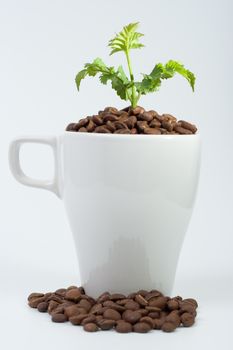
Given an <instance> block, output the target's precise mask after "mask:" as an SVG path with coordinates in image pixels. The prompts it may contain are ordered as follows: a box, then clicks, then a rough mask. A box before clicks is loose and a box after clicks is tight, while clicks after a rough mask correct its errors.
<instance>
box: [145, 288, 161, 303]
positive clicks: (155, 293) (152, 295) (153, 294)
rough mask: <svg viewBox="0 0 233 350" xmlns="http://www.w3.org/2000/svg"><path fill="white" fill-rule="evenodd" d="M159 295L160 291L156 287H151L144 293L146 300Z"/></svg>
mask: <svg viewBox="0 0 233 350" xmlns="http://www.w3.org/2000/svg"><path fill="white" fill-rule="evenodd" d="M161 296H163V295H162V293H161V292H159V291H158V290H157V289H153V290H151V291H150V292H149V293H147V294H146V296H145V299H146V300H147V301H149V300H151V299H152V298H155V297H161Z"/></svg>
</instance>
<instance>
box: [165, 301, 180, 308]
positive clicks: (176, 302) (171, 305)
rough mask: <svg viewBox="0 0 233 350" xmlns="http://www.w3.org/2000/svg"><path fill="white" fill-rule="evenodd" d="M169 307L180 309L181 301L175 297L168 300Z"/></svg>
mask: <svg viewBox="0 0 233 350" xmlns="http://www.w3.org/2000/svg"><path fill="white" fill-rule="evenodd" d="M167 307H168V309H169V310H178V309H179V303H178V301H177V300H175V299H171V300H169V301H168V302H167Z"/></svg>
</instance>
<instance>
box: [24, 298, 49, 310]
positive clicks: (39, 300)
mask: <svg viewBox="0 0 233 350" xmlns="http://www.w3.org/2000/svg"><path fill="white" fill-rule="evenodd" d="M43 301H45V297H44V296H41V297H34V298H32V297H31V298H30V299H29V302H28V305H29V306H30V307H32V308H34V309H36V308H37V306H38V305H39V304H40V303H42V302H43Z"/></svg>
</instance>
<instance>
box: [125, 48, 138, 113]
mask: <svg viewBox="0 0 233 350" xmlns="http://www.w3.org/2000/svg"><path fill="white" fill-rule="evenodd" d="M125 54H126V59H127V64H128V68H129V75H130V81H131V83H132V97H131V99H130V102H131V107H132V108H135V107H136V106H137V97H136V95H135V92H136V91H135V85H134V76H133V71H132V67H131V62H130V57H129V51H128V50H127V51H125Z"/></svg>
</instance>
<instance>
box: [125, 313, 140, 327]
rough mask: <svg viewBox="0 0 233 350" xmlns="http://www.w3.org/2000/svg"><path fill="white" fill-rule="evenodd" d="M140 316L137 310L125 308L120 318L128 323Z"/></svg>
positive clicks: (137, 319)
mask: <svg viewBox="0 0 233 350" xmlns="http://www.w3.org/2000/svg"><path fill="white" fill-rule="evenodd" d="M141 317H142V315H141V313H140V312H138V311H132V310H126V311H124V312H123V314H122V319H123V320H125V321H127V322H129V323H132V324H134V323H136V322H137V321H139V320H140V318H141Z"/></svg>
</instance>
